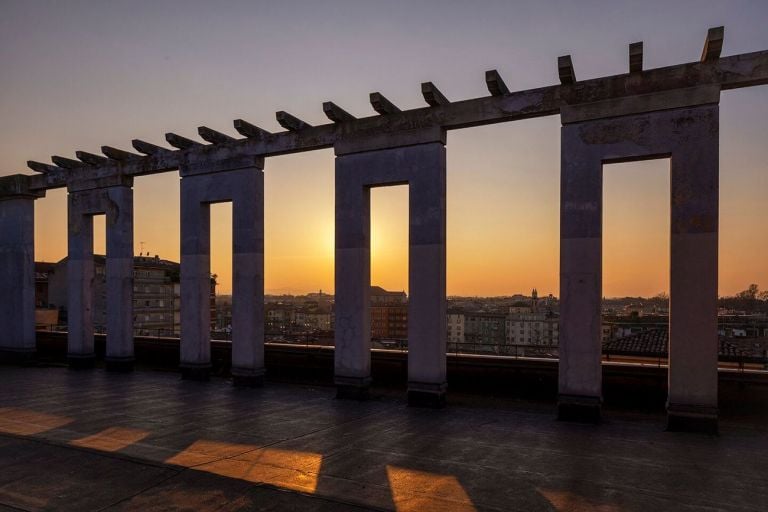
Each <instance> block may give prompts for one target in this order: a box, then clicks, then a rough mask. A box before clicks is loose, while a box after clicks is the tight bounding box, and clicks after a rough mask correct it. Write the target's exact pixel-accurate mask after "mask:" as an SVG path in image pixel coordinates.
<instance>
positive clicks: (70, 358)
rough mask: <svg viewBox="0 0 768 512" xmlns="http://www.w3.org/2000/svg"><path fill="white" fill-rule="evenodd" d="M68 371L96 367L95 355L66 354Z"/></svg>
mask: <svg viewBox="0 0 768 512" xmlns="http://www.w3.org/2000/svg"><path fill="white" fill-rule="evenodd" d="M67 363H69V368H70V370H90V369H91V368H95V367H96V354H67Z"/></svg>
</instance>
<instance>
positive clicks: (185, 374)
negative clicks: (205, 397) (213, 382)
mask: <svg viewBox="0 0 768 512" xmlns="http://www.w3.org/2000/svg"><path fill="white" fill-rule="evenodd" d="M179 369H180V370H181V379H182V380H196V381H203V382H205V381H208V380H210V379H211V365H210V364H204V365H188V364H185V365H180V366H179Z"/></svg>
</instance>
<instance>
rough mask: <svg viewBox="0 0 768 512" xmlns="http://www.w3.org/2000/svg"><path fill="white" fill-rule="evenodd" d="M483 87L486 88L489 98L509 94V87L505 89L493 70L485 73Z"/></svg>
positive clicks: (498, 75)
mask: <svg viewBox="0 0 768 512" xmlns="http://www.w3.org/2000/svg"><path fill="white" fill-rule="evenodd" d="M485 85H486V87H488V92H490V93H491V96H501V95H503V94H509V87H507V84H505V83H504V80H503V79H502V78H501V75H500V74H499V72H498V71H496V70H495V69H490V70H488V71H486V72H485Z"/></svg>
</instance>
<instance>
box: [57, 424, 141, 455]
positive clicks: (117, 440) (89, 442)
mask: <svg viewBox="0 0 768 512" xmlns="http://www.w3.org/2000/svg"><path fill="white" fill-rule="evenodd" d="M148 435H149V432H147V431H146V430H139V429H136V428H124V427H110V428H107V429H104V430H102V431H101V432H99V433H97V434H93V435H92V436H87V437H83V438H81V439H75V440H74V441H71V442H70V444H72V445H74V446H82V447H84V448H92V449H94V450H101V451H104V452H116V451H119V450H122V449H123V448H125V447H126V446H130V445H132V444H134V443H138V442H139V441H141V440H142V439H144V438H145V437H147V436H148Z"/></svg>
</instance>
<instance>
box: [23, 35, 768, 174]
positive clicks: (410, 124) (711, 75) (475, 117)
mask: <svg viewBox="0 0 768 512" xmlns="http://www.w3.org/2000/svg"><path fill="white" fill-rule="evenodd" d="M766 83H768V50H766V51H759V52H753V53H746V54H741V55H731V56H728V57H723V58H720V59H716V60H712V61H707V62H691V63H687V64H681V65H676V66H668V67H664V68H658V69H653V70H647V71H643V72H642V73H624V74H620V75H614V76H609V77H602V78H596V79H592V80H584V81H581V82H577V83H575V84H569V85H554V86H547V87H540V88H537V89H530V90H526V91H514V92H511V93H510V94H501V95H492V96H484V97H480V98H474V99H469V100H463V101H454V102H452V103H450V104H447V105H440V106H437V107H426V108H416V109H410V110H405V111H402V112H395V113H392V114H388V115H385V116H381V115H375V116H370V117H364V118H360V119H356V120H354V121H351V122H344V123H331V124H324V125H320V126H313V127H309V128H306V129H303V130H300V131H285V132H281V133H274V134H263V136H260V137H253V138H245V139H239V140H235V141H231V142H222V143H218V144H210V145H200V146H196V147H193V148H190V149H185V150H179V151H164V152H159V154H154V155H151V156H146V157H143V158H134V159H130V160H125V161H110V162H108V163H106V164H104V165H102V166H99V167H97V168H94V167H92V166H90V165H86V164H83V165H82V167H80V168H77V169H71V170H69V169H61V170H60V171H57V172H50V173H48V174H46V175H40V176H34V177H33V178H34V179H33V182H34V184H33V187H34V188H37V189H49V188H58V187H63V186H65V185H66V184H67V182H72V181H77V180H81V179H84V180H90V179H92V176H93V175H94V174H99V175H101V176H110V175H117V174H120V173H124V174H125V175H131V176H136V175H142V174H153V173H157V172H166V171H172V170H175V169H178V168H180V167H184V166H189V165H194V164H196V163H198V162H203V163H209V162H211V161H222V160H226V159H232V158H239V157H253V156H254V155H259V156H274V155H281V154H287V153H296V152H301V151H312V150H317V149H324V148H329V147H332V146H334V145H335V144H336V143H338V142H339V141H340V140H344V139H348V138H350V137H351V136H360V137H366V136H373V135H379V134H384V133H387V134H389V135H393V136H397V133H398V132H401V131H410V130H414V129H420V128H439V129H442V130H452V129H459V128H468V127H471V126H480V125H485V124H492V123H501V122H508V121H515V120H520V119H528V118H532V117H541V116H550V115H556V114H558V113H560V109H561V107H562V106H564V105H573V104H577V103H591V102H599V101H604V100H612V99H616V98H627V97H631V96H633V95H643V94H648V93H652V92H658V91H663V90H673V89H685V88H689V87H693V86H699V85H715V86H719V87H720V88H722V89H723V90H726V89H734V88H739V87H752V86H756V85H762V84H766ZM229 168H230V169H232V168H234V167H229ZM222 170H226V169H222Z"/></svg>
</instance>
